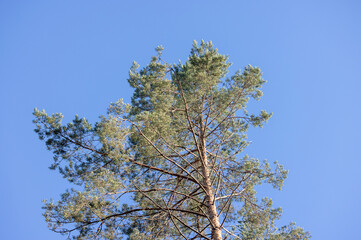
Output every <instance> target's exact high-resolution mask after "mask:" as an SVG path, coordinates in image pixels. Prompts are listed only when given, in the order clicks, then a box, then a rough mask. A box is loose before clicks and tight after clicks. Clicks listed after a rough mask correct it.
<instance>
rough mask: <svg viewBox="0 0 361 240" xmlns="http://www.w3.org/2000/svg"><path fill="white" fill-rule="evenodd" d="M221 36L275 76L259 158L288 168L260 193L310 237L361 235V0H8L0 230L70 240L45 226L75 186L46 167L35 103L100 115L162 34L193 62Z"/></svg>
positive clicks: (2, 21) (223, 46)
mask: <svg viewBox="0 0 361 240" xmlns="http://www.w3.org/2000/svg"><path fill="white" fill-rule="evenodd" d="M201 39H204V40H207V41H208V40H212V41H213V43H214V44H215V46H216V47H217V48H218V49H219V51H220V52H221V53H224V54H227V55H229V56H230V61H231V62H233V66H232V68H231V72H235V71H236V70H237V69H238V68H243V67H244V66H245V65H247V64H251V65H255V66H259V67H260V68H261V69H262V71H263V72H264V75H263V76H264V78H265V79H266V80H268V83H267V84H266V85H265V87H264V88H263V90H264V98H263V99H262V101H261V102H259V103H257V104H254V105H253V104H252V107H251V109H253V110H257V111H258V110H259V109H266V110H268V111H270V112H273V113H274V116H273V117H272V118H271V119H270V121H269V123H268V124H266V125H265V127H264V128H263V129H256V130H252V131H250V134H249V140H251V141H252V145H251V146H250V147H249V149H248V150H247V151H248V153H250V155H252V156H254V157H259V158H260V159H263V158H267V159H268V160H270V161H275V160H278V161H279V162H281V163H282V164H284V165H285V168H286V169H289V170H290V174H289V178H288V179H287V180H286V183H285V186H284V189H283V190H282V191H281V192H278V191H272V190H270V189H269V188H266V189H264V190H262V193H264V194H265V193H267V195H269V196H270V197H271V198H272V199H273V200H274V204H275V206H282V207H283V209H284V215H283V218H282V220H281V221H280V224H286V223H287V222H289V221H291V220H293V221H295V222H296V223H297V225H300V226H303V227H304V228H305V229H306V230H309V231H310V232H311V233H312V235H313V239H327V240H332V239H334V240H340V239H352V240H353V239H361V231H360V229H361V221H360V215H361V188H360V187H361V161H360V160H361V159H360V133H361V127H360V119H361V111H360V104H361V95H360V90H361V77H360V70H361V1H356V0H355V1H347V0H342V1H341V0H340V1H332V0H328V1H317V0H309V1H308V0H303V1H286V0H285V1H277V0H276V1H269V0H257V1H252V0H248V1H244V0H237V1H223V3H221V1H210V0H208V1H166V0H164V1H158V0H155V1H145V0H144V1H119V0H117V1H115V0H107V1H90V0H76V1H74V0H71V1H70V0H62V1H51V0H44V1H22V0H16V1H11V0H0V84H1V85H0V102H1V117H0V148H1V155H0V160H1V168H0V184H1V195H0V196H1V197H0V213H1V215H0V229H1V232H0V238H1V239H21V240H22V239H36V240H49V239H54V240H55V239H65V238H64V237H61V236H60V235H57V234H55V233H52V232H51V231H49V230H48V229H47V226H46V223H45V221H44V219H43V217H42V216H41V213H42V210H41V206H42V203H41V200H42V199H49V198H51V197H54V198H57V197H58V196H59V194H60V193H62V192H64V190H65V188H66V187H67V185H66V182H65V180H63V179H62V178H61V177H60V176H59V175H58V174H57V172H54V171H51V170H49V169H48V168H47V167H48V166H49V165H50V163H51V158H52V156H51V154H50V152H47V151H46V148H45V146H44V143H43V142H41V141H40V140H38V138H37V136H36V134H35V133H34V132H33V129H34V126H33V124H32V122H31V121H32V111H33V108H34V107H37V108H40V109H43V108H44V109H46V111H47V112H49V113H52V112H62V113H63V114H64V115H65V121H69V120H70V119H72V118H73V116H74V115H75V114H79V115H80V116H81V117H83V116H84V117H86V118H88V119H89V120H90V121H92V122H94V121H96V120H97V117H98V116H99V115H101V114H105V113H106V108H107V106H108V105H109V103H110V102H114V101H116V100H117V99H119V98H124V99H125V100H126V101H128V102H129V100H130V96H131V94H132V92H131V91H132V90H131V88H130V87H129V86H128V83H127V76H128V70H129V67H130V66H131V63H132V61H133V60H136V61H137V62H139V63H140V64H141V65H143V66H144V64H145V63H147V62H148V61H149V60H150V57H151V56H152V54H154V53H155V52H154V48H155V47H156V46H157V45H160V44H161V45H163V46H164V47H165V51H164V57H165V58H166V59H167V60H168V61H169V62H177V61H178V59H181V60H184V59H186V57H187V56H188V54H189V50H190V48H191V46H192V42H193V40H198V41H200V40H201Z"/></svg>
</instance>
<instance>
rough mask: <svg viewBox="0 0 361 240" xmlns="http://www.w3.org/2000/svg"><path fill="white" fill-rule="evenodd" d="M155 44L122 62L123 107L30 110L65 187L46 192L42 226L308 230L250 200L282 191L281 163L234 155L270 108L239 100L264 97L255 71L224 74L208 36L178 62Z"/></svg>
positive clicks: (198, 234) (90, 233)
mask: <svg viewBox="0 0 361 240" xmlns="http://www.w3.org/2000/svg"><path fill="white" fill-rule="evenodd" d="M156 50H157V55H156V56H154V57H153V58H152V59H151V61H150V63H149V64H148V65H147V66H145V67H144V68H142V69H140V68H139V65H138V64H137V63H134V64H133V66H132V67H131V69H130V72H129V79H128V81H129V84H130V86H131V87H132V88H134V94H133V97H132V101H131V104H125V103H123V101H122V100H119V101H117V102H115V103H112V104H111V105H110V107H109V108H108V112H107V115H105V116H101V117H100V120H99V122H97V123H95V124H91V123H89V122H88V121H87V120H85V119H84V118H79V117H78V116H76V117H75V119H74V120H73V121H72V122H70V123H68V124H62V115H61V114H58V113H57V114H52V115H47V114H46V113H45V111H38V110H36V109H35V111H34V115H35V120H34V123H35V124H36V129H35V131H36V132H37V133H38V135H39V137H40V139H41V140H44V141H45V143H46V146H47V148H48V149H49V150H50V151H52V152H53V154H54V160H53V163H52V165H51V169H58V170H59V172H60V174H61V175H62V176H63V177H64V178H65V179H67V180H68V181H69V182H70V183H71V184H73V185H74V188H72V189H69V190H67V191H66V192H65V193H64V194H62V195H61V198H60V200H58V201H53V200H50V201H45V203H44V207H43V208H44V216H45V219H46V221H47V223H48V225H49V228H50V229H51V230H53V231H54V232H58V233H62V234H64V235H67V236H69V237H73V238H74V239H139V240H140V239H214V240H220V239H270V240H271V239H272V240H275V239H308V238H309V237H310V235H309V233H308V232H304V231H303V230H302V228H299V227H295V226H294V224H293V223H291V224H290V225H289V226H285V227H282V228H277V227H276V225H275V220H277V219H279V217H280V214H281V209H280V208H276V209H275V208H272V201H271V200H270V199H269V198H263V199H261V200H260V199H258V198H257V197H256V191H255V189H254V188H255V186H256V185H260V184H263V183H266V184H271V185H272V186H273V187H274V188H277V189H281V187H282V185H283V181H284V179H285V178H286V176H287V171H286V170H284V169H283V167H282V166H281V165H280V164H278V163H277V162H275V163H274V164H269V163H268V162H267V161H259V160H257V159H254V158H251V157H249V156H247V155H244V154H242V151H243V150H244V149H245V148H246V147H247V145H248V141H247V137H246V132H247V129H248V128H249V127H262V125H263V124H264V123H265V122H266V121H267V120H268V119H269V118H270V116H271V114H269V113H267V112H266V111H261V112H260V113H259V114H251V113H249V112H248V111H247V109H246V106H247V103H248V102H249V100H250V99H255V100H259V99H260V98H261V96H262V92H261V90H260V88H261V87H262V85H263V84H264V83H265V81H264V80H263V79H262V73H261V71H260V69H259V68H257V67H252V66H250V65H249V66H247V67H245V68H244V69H243V70H242V71H237V72H236V73H235V74H234V75H232V76H229V77H228V76H227V73H228V69H229V67H230V65H231V64H230V63H229V62H228V57H227V56H225V55H221V54H220V53H218V51H217V49H215V48H214V47H213V45H212V43H211V42H207V43H206V42H204V41H202V42H201V43H200V44H197V43H196V42H195V43H194V45H193V48H192V49H191V52H190V56H189V58H188V59H187V61H186V62H185V63H184V64H182V63H178V64H169V63H167V62H165V61H164V60H163V59H162V50H163V49H162V47H158V48H157V49H156Z"/></svg>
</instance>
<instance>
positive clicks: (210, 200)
mask: <svg viewBox="0 0 361 240" xmlns="http://www.w3.org/2000/svg"><path fill="white" fill-rule="evenodd" d="M200 129H201V134H200V139H199V140H200V141H199V142H200V150H201V161H202V172H203V176H204V181H203V184H204V187H205V190H206V191H207V192H206V195H207V196H206V203H207V205H208V216H209V218H210V221H211V225H212V239H213V240H222V229H221V225H220V223H219V218H218V214H217V207H216V204H215V200H214V194H213V188H212V183H211V179H210V171H209V166H208V159H207V151H206V140H205V138H204V132H203V131H202V130H203V129H204V128H203V122H202V119H201V128H200Z"/></svg>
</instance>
